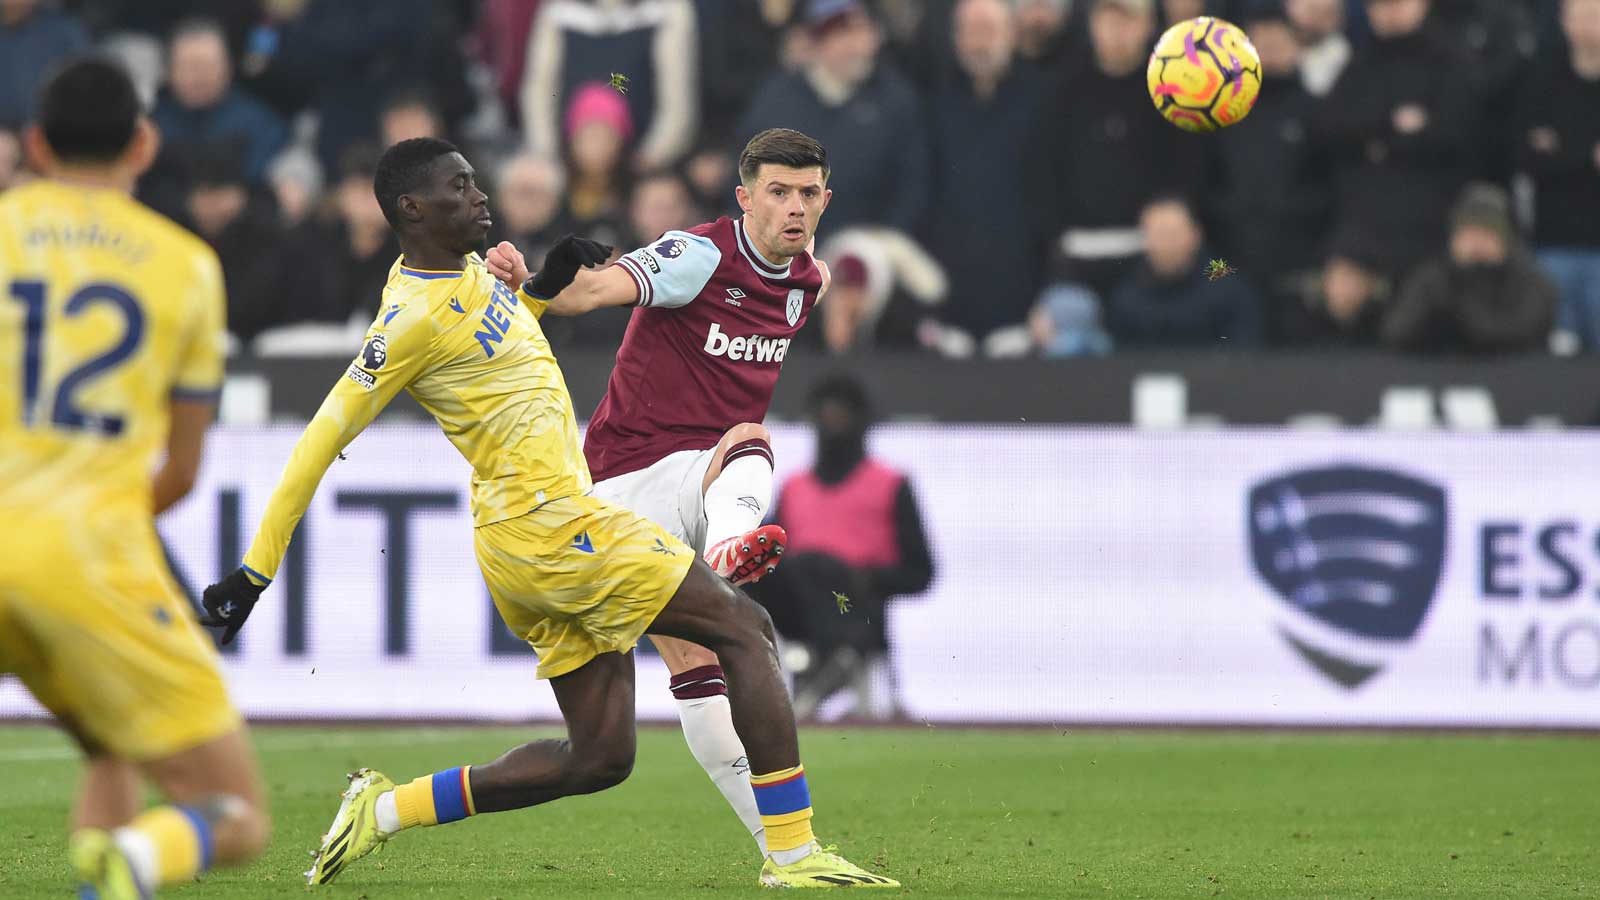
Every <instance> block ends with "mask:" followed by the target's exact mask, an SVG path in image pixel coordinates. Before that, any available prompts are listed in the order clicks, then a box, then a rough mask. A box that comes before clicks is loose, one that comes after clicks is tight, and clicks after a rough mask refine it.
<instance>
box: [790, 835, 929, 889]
mask: <svg viewBox="0 0 1600 900" xmlns="http://www.w3.org/2000/svg"><path fill="white" fill-rule="evenodd" d="M811 848H812V850H811V855H810V856H807V857H806V858H805V859H802V860H800V861H799V862H797V863H792V864H790V865H787V866H780V865H778V864H777V863H776V862H774V861H773V859H772V857H770V856H768V857H767V861H766V863H765V864H763V865H762V866H761V886H762V887H769V888H897V887H899V886H900V882H898V881H895V880H894V879H893V878H885V877H884V876H882V875H874V874H872V873H871V872H868V871H867V870H866V869H863V868H861V867H860V866H858V865H856V864H855V863H853V862H851V861H850V860H848V859H845V858H844V857H842V856H840V855H839V854H837V853H834V852H833V851H834V848H833V847H819V846H817V844H816V843H815V842H813V843H812V844H811Z"/></svg>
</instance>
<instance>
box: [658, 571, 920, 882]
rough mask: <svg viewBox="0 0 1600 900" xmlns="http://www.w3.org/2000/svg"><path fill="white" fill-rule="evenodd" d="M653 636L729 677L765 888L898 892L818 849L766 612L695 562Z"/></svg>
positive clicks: (775, 645) (774, 644) (729, 693)
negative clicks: (761, 831)
mask: <svg viewBox="0 0 1600 900" xmlns="http://www.w3.org/2000/svg"><path fill="white" fill-rule="evenodd" d="M649 631H650V633H652V634H665V635H668V636H671V637H676V638H679V639H682V640H688V641H693V642H695V643H697V644H700V645H702V646H705V647H708V648H710V649H711V650H713V651H714V652H715V653H716V654H717V657H718V658H719V659H721V660H722V665H723V667H724V668H725V669H726V670H727V673H728V678H727V686H728V697H729V702H730V705H731V706H732V710H733V721H734V726H735V728H736V729H737V731H738V734H739V736H740V737H741V738H742V739H743V740H744V745H745V748H746V750H747V751H748V753H749V757H750V784H751V787H752V789H753V791H754V793H755V796H756V803H757V806H758V808H759V810H760V814H761V820H762V825H763V826H764V827H765V829H766V837H767V848H768V857H767V861H766V863H765V865H764V867H763V869H762V876H761V877H762V883H764V884H768V885H771V886H789V887H795V886H811V887H823V886H847V885H849V886H860V887H893V886H897V883H896V882H894V881H893V880H892V879H888V878H883V877H881V876H878V875H873V874H872V873H870V872H867V871H865V870H863V869H861V868H859V867H857V866H855V865H853V864H851V863H849V862H848V861H846V860H844V859H842V858H840V857H838V856H836V855H835V854H832V853H828V852H824V851H822V849H821V848H820V847H819V846H818V845H817V842H816V837H815V835H814V834H813V833H812V829H811V818H812V811H811V794H810V790H809V788H808V787H807V785H806V774H805V769H804V767H803V766H802V765H801V764H800V742H799V736H798V734H797V731H796V728H795V722H794V711H793V710H792V709H791V708H790V705H789V693H788V691H787V689H786V688H785V687H784V683H783V673H782V670H781V669H780V668H779V665H778V650H777V639H776V636H775V635H774V634H773V629H772V619H771V617H770V616H768V615H767V611H766V610H764V609H762V608H761V606H760V605H758V604H757V603H756V602H755V601H754V600H751V599H750V598H749V597H747V596H746V595H745V594H744V593H743V592H742V591H740V590H739V589H738V588H736V587H734V586H733V585H732V584H730V583H728V581H727V580H726V579H724V578H721V577H719V576H718V575H717V574H716V573H715V572H714V571H712V569H711V567H710V566H708V565H706V564H705V563H704V562H703V561H701V560H696V561H695V563H694V565H692V566H691V567H690V568H689V572H688V574H687V575H686V576H685V577H684V580H683V582H682V584H680V585H679V587H678V590H677V592H676V593H675V594H674V595H673V597H672V599H671V600H670V601H668V603H667V605H666V607H665V608H663V609H662V610H661V612H660V613H659V614H658V615H657V616H656V618H655V621H654V622H652V623H651V625H650V628H649Z"/></svg>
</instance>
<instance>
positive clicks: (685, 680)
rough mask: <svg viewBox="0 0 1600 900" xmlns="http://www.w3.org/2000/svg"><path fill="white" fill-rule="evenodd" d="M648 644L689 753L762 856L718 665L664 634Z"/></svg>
mask: <svg viewBox="0 0 1600 900" xmlns="http://www.w3.org/2000/svg"><path fill="white" fill-rule="evenodd" d="M650 641H651V643H653V644H655V646H656V650H657V651H658V652H659V653H660V654H661V659H662V661H663V662H665V663H666V664H667V671H668V672H669V673H670V674H671V676H672V678H671V681H670V682H669V684H668V686H669V687H670V688H671V690H672V698H673V702H674V703H675V704H676V705H677V707H678V721H679V722H680V723H681V724H682V725H683V739H684V741H685V742H686V743H687V744H688V745H689V753H690V754H691V755H693V756H694V760H695V762H697V763H699V764H700V768H702V769H704V770H705V773H706V777H708V778H710V779H711V783H712V785H714V786H715V787H716V789H717V791H718V792H719V793H721V794H722V796H723V799H725V800H727V801H728V806H730V807H732V808H733V812H734V815H737V816H738V817H739V822H740V823H741V824H743V825H744V827H745V830H746V831H749V832H750V836H751V837H752V838H754V839H755V842H756V849H757V850H758V851H759V852H760V853H761V855H762V856H765V855H766V853H767V833H766V829H764V828H763V827H762V826H761V813H760V811H759V810H758V809H757V808H756V796H755V793H754V792H753V791H751V789H750V763H749V761H748V760H747V759H746V758H745V752H744V742H743V741H740V740H739V732H738V731H736V730H734V727H733V710H732V707H730V706H729V704H728V682H727V678H726V677H725V676H724V674H723V671H722V663H721V661H720V660H718V659H717V655H716V654H715V653H712V652H711V651H710V650H707V649H706V648H704V647H702V646H700V645H699V644H694V643H690V642H689V641H681V640H678V639H677V638H670V637H665V636H663V635H651V636H650Z"/></svg>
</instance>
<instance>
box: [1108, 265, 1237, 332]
mask: <svg viewBox="0 0 1600 900" xmlns="http://www.w3.org/2000/svg"><path fill="white" fill-rule="evenodd" d="M1201 259H1205V255H1204V254H1201ZM1258 322H1259V303H1258V301H1257V300H1256V296H1255V293H1254V291H1252V290H1251V288H1250V283H1249V282H1248V281H1246V280H1245V279H1243V278H1240V277H1239V276H1238V275H1237V274H1234V275H1228V276H1224V277H1221V278H1217V279H1215V280H1213V279H1211V278H1209V277H1208V276H1207V275H1206V273H1205V271H1204V267H1203V266H1202V265H1200V264H1199V263H1198V262H1197V264H1196V265H1195V266H1194V268H1192V269H1191V270H1190V271H1189V272H1188V274H1186V275H1184V276H1183V277H1181V278H1176V279H1170V278H1162V277H1160V276H1158V275H1156V273H1155V272H1154V271H1152V270H1151V269H1150V266H1149V264H1148V263H1142V262H1141V263H1140V264H1139V268H1138V270H1137V271H1136V272H1135V273H1134V274H1133V275H1132V276H1131V277H1130V278H1129V279H1128V280H1127V281H1125V282H1123V284H1122V286H1121V287H1119V288H1118V289H1117V290H1116V291H1114V292H1113V293H1112V294H1111V301H1110V302H1109V303H1108V304H1106V326H1107V328H1108V329H1109V330H1110V331H1111V336H1112V338H1113V339H1114V340H1115V341H1116V343H1117V346H1118V347H1119V348H1125V347H1129V348H1131V347H1210V348H1214V349H1224V350H1225V349H1233V348H1241V349H1247V348H1252V347H1254V346H1255V345H1256V342H1257V340H1258V338H1259V334H1260V327H1259V324H1258Z"/></svg>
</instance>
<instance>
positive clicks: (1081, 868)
mask: <svg viewBox="0 0 1600 900" xmlns="http://www.w3.org/2000/svg"><path fill="white" fill-rule="evenodd" d="M525 736H526V733H525V732H521V731H517V730H511V729H503V728H496V729H476V728H474V729H422V730H419V729H409V730H365V729H341V730H325V729H316V730H313V729H299V728H274V729H261V730H260V731H259V732H258V734H257V738H258V743H259V744H260V748H261V753H262V758H263V765H264V767H265V770H266V773H267V779H268V782H269V784H270V785H271V790H272V799H273V804H274V813H275V816H276V820H277V840H276V843H275V844H274V846H273V848H272V850H271V852H270V853H269V854H268V856H267V857H266V858H265V859H264V860H262V861H260V862H258V863H256V864H255V865H252V866H250V867H248V868H246V869H243V870H237V871H227V872H219V873H216V874H213V875H212V876H210V877H209V878H208V879H207V880H206V881H205V882H204V883H203V884H202V885H200V886H198V887H185V888H183V889H181V890H174V891H171V892H169V893H168V894H166V895H164V896H175V897H190V898H194V900H202V898H246V897H251V898H253V897H279V896H297V895H300V894H301V892H302V891H304V890H306V889H305V888H304V887H303V885H302V882H301V879H300V878H299V874H298V873H299V872H301V871H302V870H303V869H305V868H306V863H307V856H306V851H307V850H308V849H309V848H310V847H311V846H312V845H313V844H314V843H315V842H316V838H317V835H318V834H319V833H320V832H321V830H322V829H323V828H324V827H325V826H326V824H327V821H328V820H329V819H330V818H331V816H332V814H333V811H334V809H335V807H336V806H337V793H338V790H339V789H340V787H341V785H342V783H343V779H342V777H341V773H343V772H344V771H346V770H348V769H352V768H355V767H356V766H358V765H371V766H376V767H380V768H382V769H384V770H386V771H388V772H389V773H390V774H392V775H394V776H396V777H412V776H414V775H417V774H421V773H424V772H427V771H431V770H434V769H439V768H445V767H448V766H451V765H458V764H460V763H463V762H473V761H483V760H486V759H488V758H491V757H492V756H494V755H495V754H496V753H498V752H499V751H500V750H503V749H505V748H506V747H508V746H510V745H511V744H513V743H515V742H517V741H518V740H519V739H520V738H523V737H525ZM65 747H66V745H65V744H64V742H63V741H62V740H61V739H60V738H59V737H57V736H56V735H55V734H54V733H52V732H50V731H48V730H45V729H42V728H26V727H24V728H0V764H3V765H4V767H5V770H6V771H7V772H8V773H9V775H10V777H9V778H8V779H7V783H8V785H9V790H7V791H5V793H4V794H3V797H0V897H4V898H30V900H31V898H36V897H57V896H67V895H68V880H67V878H66V873H65V871H64V870H63V863H62V861H61V859H62V855H61V853H60V848H61V846H62V843H63V835H62V825H61V823H62V820H63V818H64V815H65V811H66V806H67V798H68V794H69V793H70V791H71V789H72V785H73V776H74V770H75V763H74V762H73V761H72V760H71V759H69V758H68V757H67V756H66V753H65ZM803 751H804V757H805V760H806V764H807V769H808V772H809V773H810V776H811V779H812V790H813V798H814V800H815V802H816V808H817V811H818V812H817V824H818V826H819V831H820V833H821V835H822V837H823V838H824V839H825V840H827V841H832V842H837V843H838V844H839V845H840V846H841V848H842V849H843V850H844V852H846V853H847V854H848V855H849V856H850V857H851V858H852V859H854V860H856V861H858V862H860V863H862V864H864V865H867V866H869V867H873V868H876V869H878V870H880V871H882V872H885V873H887V874H891V875H893V876H895V877H897V878H899V879H901V880H902V881H904V882H905V884H906V888H907V890H908V891H909V892H910V893H912V894H914V895H916V896H918V897H961V898H984V897H1052V898H1059V897H1119V898H1120V897H1151V898H1172V897H1212V896H1225V897H1271V898H1293V897H1383V898H1389V897H1486V898H1489V897H1492V898H1506V897H1518V898H1533V897H1593V896H1596V895H1600V824H1597V823H1600V819H1597V817H1596V809H1597V795H1600V752H1597V751H1600V745H1597V744H1596V743H1595V742H1594V740H1593V739H1586V738H1581V737H1571V738H1563V737H1503V736H1481V737H1463V736H1392V735H1367V734H1361V735H1321V734H1288V735H1279V734H1209V733H1198V734H1190V733H1182V734H1168V733H1106V732H1089V733H1077V732H1070V733H1065V734H1064V733H1062V732H1060V731H1058V730H1054V729H1045V730H1038V731H1010V732H985V731H967V730H953V729H944V728H921V727H919V728H913V729H907V730H904V731H893V730H888V731H849V730H822V729H816V730H810V731H808V732H807V733H806V734H805V735H804V738H803ZM747 841H748V838H747V837H746V836H745V835H744V833H743V832H742V831H741V830H740V828H739V826H738V824H737V823H736V821H735V820H734V818H733V816H732V814H731V813H729V812H728V811H727V810H726V809H724V808H723V807H722V804H721V799H720V798H719V797H718V796H716V795H715V794H714V793H713V791H712V789H711V787H710V785H709V784H707V783H706V781H705V777H704V775H702V774H701V773H700V771H699V769H698V768H696V767H695V766H694V764H693V762H692V761H691V760H690V758H689V756H688V753H687V751H686V750H685V749H684V747H683V744H682V738H681V737H680V736H679V735H678V733H677V732H676V731H675V730H668V729H647V730H646V731H645V732H644V733H643V734H642V735H641V738H640V753H639V763H638V766H637V768H636V769H635V772H634V775H633V778H632V779H631V780H629V781H628V782H627V783H626V784H625V785H623V786H622V787H620V788H618V789H616V790H613V791H610V792H607V793H605V794H602V795H599V796H594V797H583V798H575V799H570V800H564V801H561V802H559V803H556V804H554V805H552V806H549V807H545V808H542V809H534V810H527V811H523V812H518V813H510V814H503V815H497V816H485V817H481V818H477V819H473V820H470V821H467V822H464V823H460V824H456V825H450V826H446V827H443V828H437V829H431V830H428V831H424V832H419V833H414V834H407V835H405V836H404V837H402V838H400V839H398V840H397V841H396V842H395V843H394V844H391V845H390V846H389V847H388V849H387V850H385V851H384V852H383V853H382V854H380V855H379V856H376V857H372V858H370V859H367V860H363V861H362V862H361V863H360V864H357V865H353V866H351V867H350V868H349V869H348V870H346V872H345V874H344V875H343V877H342V878H341V880H340V882H339V883H338V884H335V885H333V886H330V887H327V888H320V889H318V890H316V891H315V893H316V894H317V895H320V896H324V897H329V898H352V900H353V898H373V900H377V898H386V897H395V898H406V900H410V898H463V900H466V898H471V900H491V898H507V900H509V898H523V897H661V898H700V897H717V896H746V895H752V894H754V893H755V892H756V889H755V888H754V887H753V884H754V881H755V877H756V871H757V868H756V861H755V854H754V850H753V847H752V845H750V844H749V843H747Z"/></svg>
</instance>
